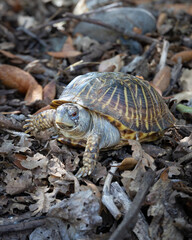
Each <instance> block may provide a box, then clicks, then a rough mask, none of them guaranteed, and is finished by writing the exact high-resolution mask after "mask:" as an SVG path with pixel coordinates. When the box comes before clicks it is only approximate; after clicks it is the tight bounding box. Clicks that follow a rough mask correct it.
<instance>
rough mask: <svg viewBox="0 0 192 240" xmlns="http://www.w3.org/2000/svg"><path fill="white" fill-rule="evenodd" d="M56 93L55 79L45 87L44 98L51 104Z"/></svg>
mask: <svg viewBox="0 0 192 240" xmlns="http://www.w3.org/2000/svg"><path fill="white" fill-rule="evenodd" d="M55 95H56V84H55V81H54V80H53V81H51V82H49V83H48V84H47V85H46V86H45V87H44V88H43V100H44V101H46V103H47V104H49V103H50V102H51V101H52V100H53V99H54V98H55Z"/></svg>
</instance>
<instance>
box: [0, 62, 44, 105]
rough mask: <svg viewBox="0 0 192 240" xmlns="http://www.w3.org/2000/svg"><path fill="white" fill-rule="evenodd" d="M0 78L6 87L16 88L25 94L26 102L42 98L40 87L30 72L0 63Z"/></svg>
mask: <svg viewBox="0 0 192 240" xmlns="http://www.w3.org/2000/svg"><path fill="white" fill-rule="evenodd" d="M0 80H1V82H2V83H3V84H4V85H5V86H6V87H8V88H14V89H17V90H18V91H19V92H20V93H23V94H26V96H25V101H26V102H27V104H30V103H32V102H34V101H36V100H42V87H41V86H40V85H39V84H38V83H37V81H36V80H35V79H34V77H33V76H32V75H31V74H29V73H28V72H25V71H23V70H22V69H20V68H18V67H15V66H11V65H6V64H2V65H0Z"/></svg>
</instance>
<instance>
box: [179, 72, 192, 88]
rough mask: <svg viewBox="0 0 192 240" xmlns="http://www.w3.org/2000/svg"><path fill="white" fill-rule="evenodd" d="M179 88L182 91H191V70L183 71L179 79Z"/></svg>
mask: <svg viewBox="0 0 192 240" xmlns="http://www.w3.org/2000/svg"><path fill="white" fill-rule="evenodd" d="M180 86H181V87H182V89H183V91H192V70H191V69H190V70H189V69H185V68H184V69H183V72H182V75H181V78H180Z"/></svg>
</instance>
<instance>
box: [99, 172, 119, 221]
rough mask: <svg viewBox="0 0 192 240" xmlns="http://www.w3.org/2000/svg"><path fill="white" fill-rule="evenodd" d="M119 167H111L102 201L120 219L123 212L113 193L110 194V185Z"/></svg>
mask: <svg viewBox="0 0 192 240" xmlns="http://www.w3.org/2000/svg"><path fill="white" fill-rule="evenodd" d="M117 168H118V167H111V169H110V171H109V173H108V175H107V177H106V179H105V183H104V186H103V194H102V199H101V200H102V203H103V205H104V206H105V207H106V208H107V209H108V210H109V212H110V213H111V215H112V216H113V217H114V218H115V219H116V220H118V219H119V218H120V217H121V212H120V211H119V209H118V208H117V207H116V205H115V204H114V201H113V195H111V194H110V185H111V181H112V179H113V174H114V173H115V172H116V170H117Z"/></svg>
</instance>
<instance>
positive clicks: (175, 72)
mask: <svg viewBox="0 0 192 240" xmlns="http://www.w3.org/2000/svg"><path fill="white" fill-rule="evenodd" d="M181 70H182V63H181V59H179V61H178V63H177V64H175V66H174V67H173V69H172V72H171V85H170V87H169V88H168V89H167V91H166V92H165V93H164V96H167V95H169V93H170V92H171V90H172V89H173V87H174V85H175V84H176V82H177V81H178V80H179V78H180V76H181Z"/></svg>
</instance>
